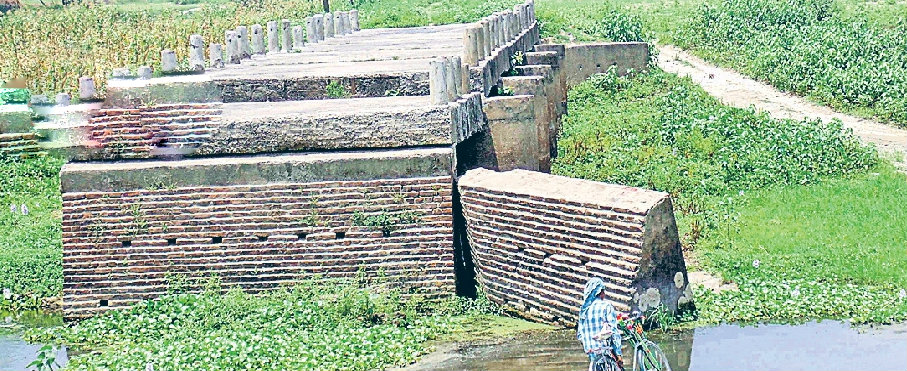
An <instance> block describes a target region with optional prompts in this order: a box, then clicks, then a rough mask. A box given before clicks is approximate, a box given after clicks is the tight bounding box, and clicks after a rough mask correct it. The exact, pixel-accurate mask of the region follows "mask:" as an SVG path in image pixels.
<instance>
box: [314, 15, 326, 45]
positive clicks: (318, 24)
mask: <svg viewBox="0 0 907 371" xmlns="http://www.w3.org/2000/svg"><path fill="white" fill-rule="evenodd" d="M312 27H314V28H315V38H316V39H318V41H324V15H322V14H315V15H313V16H312Z"/></svg>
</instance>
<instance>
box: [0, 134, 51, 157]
mask: <svg viewBox="0 0 907 371" xmlns="http://www.w3.org/2000/svg"><path fill="white" fill-rule="evenodd" d="M43 153H44V151H43V150H42V149H41V146H40V145H38V138H37V137H36V136H35V134H34V133H12V134H0V154H3V155H6V156H19V157H32V156H39V155H42V154H43Z"/></svg>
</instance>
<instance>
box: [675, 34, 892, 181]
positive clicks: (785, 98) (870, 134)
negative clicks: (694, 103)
mask: <svg viewBox="0 0 907 371" xmlns="http://www.w3.org/2000/svg"><path fill="white" fill-rule="evenodd" d="M658 49H659V55H658V66H659V67H661V69H663V70H665V71H667V72H671V73H675V74H678V75H681V76H689V77H690V78H691V79H693V81H694V82H696V83H698V84H699V85H701V86H702V88H703V89H705V91H707V92H708V93H709V94H711V95H712V96H714V97H716V98H718V99H720V100H721V101H722V102H724V103H725V104H727V105H730V106H735V107H744V108H745V107H749V106H751V105H752V106H754V107H756V109H758V110H762V111H765V112H768V113H769V114H770V115H772V117H775V118H790V119H796V120H800V119H804V118H810V119H814V118H820V119H822V120H823V121H826V122H827V121H831V120H832V119H835V118H836V119H839V120H841V122H843V123H844V127H847V128H852V129H853V131H854V133H855V134H856V135H857V136H859V137H860V138H861V139H862V140H863V141H864V142H867V143H875V144H876V146H877V147H878V148H879V150H881V151H882V152H888V153H892V152H893V153H899V154H900V155H899V156H897V158H898V160H897V163H896V164H895V165H896V166H898V168H900V169H901V170H902V171H905V172H907V160H905V158H907V130H904V129H897V128H894V127H891V126H888V125H885V124H882V123H879V122H876V121H873V120H868V119H863V118H859V117H855V116H851V115H847V114H843V113H840V112H835V111H834V110H832V109H831V108H828V107H825V106H820V105H817V104H815V103H811V102H809V101H807V100H806V99H803V98H801V97H798V96H794V95H791V94H788V93H784V92H781V91H779V90H778V89H775V88H774V87H772V86H770V85H767V84H764V83H761V82H759V81H756V80H753V79H751V78H749V77H746V76H743V75H741V74H739V73H737V72H734V71H731V70H728V69H724V68H720V67H717V66H715V65H712V64H710V63H707V62H705V61H703V60H702V59H700V58H698V57H695V56H693V55H692V54H690V53H688V52H686V51H684V50H681V49H680V48H677V47H675V46H671V45H662V46H659V47H658Z"/></svg>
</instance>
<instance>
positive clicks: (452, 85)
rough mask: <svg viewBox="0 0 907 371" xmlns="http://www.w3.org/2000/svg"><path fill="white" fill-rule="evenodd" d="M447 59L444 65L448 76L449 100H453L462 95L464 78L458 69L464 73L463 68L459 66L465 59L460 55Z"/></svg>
mask: <svg viewBox="0 0 907 371" xmlns="http://www.w3.org/2000/svg"><path fill="white" fill-rule="evenodd" d="M446 59H447V60H446V63H445V66H444V67H445V69H446V76H447V101H448V102H453V101H455V100H457V97H459V96H460V85H461V81H462V79H463V78H462V77H461V75H458V74H457V71H458V70H459V71H460V72H461V73H462V70H461V69H460V68H457V67H458V66H461V65H462V63H463V61H462V59H460V57H447V58H446Z"/></svg>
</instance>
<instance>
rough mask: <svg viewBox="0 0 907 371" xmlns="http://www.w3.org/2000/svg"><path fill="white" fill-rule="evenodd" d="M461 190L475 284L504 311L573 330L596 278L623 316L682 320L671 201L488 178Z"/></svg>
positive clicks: (520, 177)
mask: <svg viewBox="0 0 907 371" xmlns="http://www.w3.org/2000/svg"><path fill="white" fill-rule="evenodd" d="M459 188H460V194H461V197H462V198H461V202H462V204H463V213H464V216H465V218H466V223H467V234H468V236H469V242H470V246H471V249H472V256H473V259H474V262H475V266H476V272H477V280H478V282H479V283H481V284H482V287H483V288H484V289H485V291H486V293H487V295H488V297H489V298H490V299H491V300H493V301H494V302H496V303H499V304H501V305H504V306H505V307H506V308H509V309H511V310H514V311H516V312H518V313H519V314H521V315H523V316H525V317H527V318H530V319H534V320H538V321H543V322H547V323H552V324H559V325H565V326H572V325H575V323H576V322H575V321H576V313H577V311H578V309H579V305H580V304H581V303H582V291H583V287H584V285H585V283H586V281H588V280H589V279H590V278H592V277H600V278H602V279H603V280H604V281H605V284H606V286H607V289H608V290H607V298H608V299H609V300H611V301H612V302H613V303H614V305H615V307H617V308H618V309H619V310H625V311H626V310H631V309H641V310H646V309H649V308H654V307H655V306H657V305H659V304H663V305H666V306H667V307H668V309H670V310H674V309H676V308H677V305H678V301H682V302H686V301H688V300H689V296H690V293H689V289H688V288H687V286H688V285H687V283H686V267H685V265H684V262H683V257H682V255H681V252H680V246H679V243H678V240H677V229H676V225H675V223H674V218H673V211H672V210H671V202H670V198H669V197H668V195H667V194H665V193H661V192H653V191H647V190H642V189H638V188H632V187H624V186H618V185H610V184H604V183H597V182H590V181H583V180H577V179H570V178H565V177H559V176H553V175H548V174H542V173H537V172H531V171H523V170H515V171H509V172H503V173H497V172H492V171H489V170H485V169H477V170H471V171H469V172H467V173H466V175H464V176H462V177H460V179H459ZM682 297H683V298H682ZM681 304H682V303H681Z"/></svg>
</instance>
